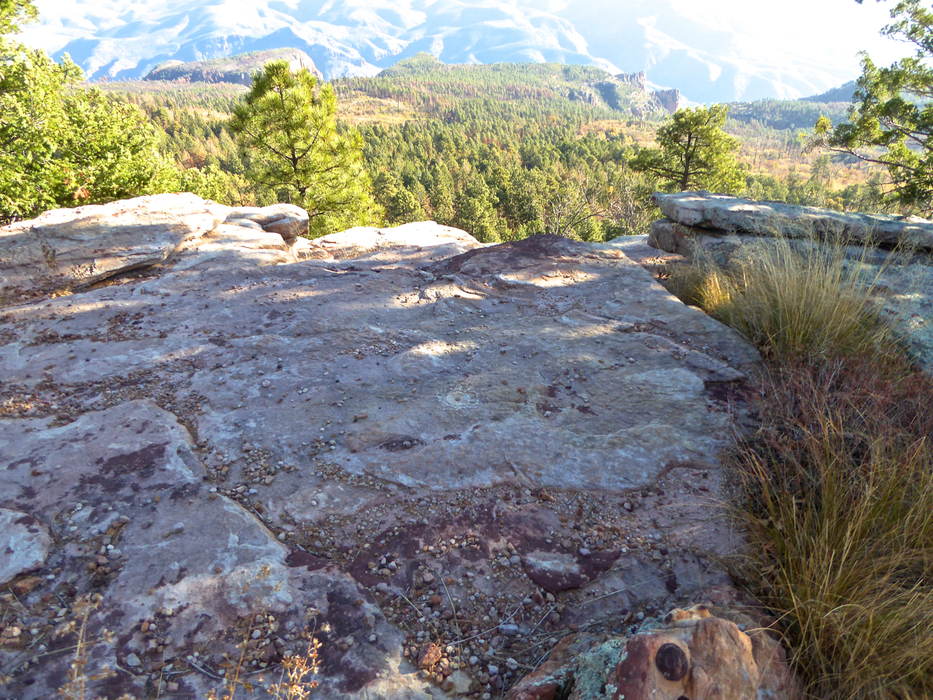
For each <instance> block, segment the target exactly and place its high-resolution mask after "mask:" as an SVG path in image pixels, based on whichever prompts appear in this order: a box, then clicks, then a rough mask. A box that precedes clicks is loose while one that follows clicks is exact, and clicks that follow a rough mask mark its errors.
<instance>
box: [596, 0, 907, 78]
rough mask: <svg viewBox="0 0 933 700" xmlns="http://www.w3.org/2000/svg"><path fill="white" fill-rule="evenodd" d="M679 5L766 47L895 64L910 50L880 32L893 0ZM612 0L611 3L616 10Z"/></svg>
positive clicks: (695, 1) (692, 1) (685, 0)
mask: <svg viewBox="0 0 933 700" xmlns="http://www.w3.org/2000/svg"><path fill="white" fill-rule="evenodd" d="M672 4H673V5H674V6H675V7H677V8H678V10H679V11H680V12H681V13H682V14H684V15H686V16H690V17H696V18H697V19H701V20H703V21H704V22H705V23H707V24H712V23H715V22H719V23H722V25H723V26H724V28H726V27H730V26H731V28H733V29H735V30H740V31H742V33H743V34H746V35H747V36H749V37H752V38H755V39H759V40H761V42H762V48H765V47H770V46H780V47H784V48H785V50H789V52H790V53H811V52H812V53H813V54H816V55H823V56H827V57H832V58H834V59H836V60H838V61H845V60H846V59H851V60H853V61H855V60H857V59H855V58H854V57H855V55H856V54H857V53H858V52H859V51H861V50H866V51H868V53H869V55H870V56H871V57H872V59H873V60H874V61H875V62H876V63H884V64H887V63H891V62H892V61H894V60H896V59H898V58H900V57H901V56H903V55H904V54H905V53H907V52H908V49H907V47H906V45H905V44H904V43H902V42H899V41H894V40H892V39H890V38H887V37H882V36H881V35H880V30H881V29H882V27H884V26H885V25H887V24H889V23H890V21H891V18H890V10H891V8H892V7H893V6H894V5H895V2H894V1H893V0H889V1H888V2H876V0H865V2H864V3H863V4H861V5H859V4H858V3H856V2H855V0H778V1H769V2H762V0H673V3H672ZM611 5H612V3H607V11H610V7H611Z"/></svg>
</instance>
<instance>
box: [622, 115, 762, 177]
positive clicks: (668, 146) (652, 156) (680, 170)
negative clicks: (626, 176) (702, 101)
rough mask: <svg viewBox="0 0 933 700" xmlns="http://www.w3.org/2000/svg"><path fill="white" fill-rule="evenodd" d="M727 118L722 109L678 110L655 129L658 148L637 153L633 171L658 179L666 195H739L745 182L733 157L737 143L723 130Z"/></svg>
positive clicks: (633, 162) (633, 161)
mask: <svg viewBox="0 0 933 700" xmlns="http://www.w3.org/2000/svg"><path fill="white" fill-rule="evenodd" d="M728 114H729V108H728V107H726V106H724V105H713V106H712V107H710V108H709V109H707V108H706V107H697V108H695V109H691V108H687V109H680V110H677V112H675V113H674V115H673V116H672V117H671V119H670V120H669V121H668V122H667V123H666V124H665V125H664V126H662V127H661V128H660V129H658V133H657V136H656V139H657V142H658V145H659V146H660V148H659V149H653V148H645V149H642V150H640V151H639V152H638V154H637V155H636V156H635V158H634V159H633V160H632V163H631V165H632V167H633V168H634V169H635V170H638V171H641V172H646V173H650V174H652V175H654V176H656V177H658V178H659V179H660V180H661V185H662V187H663V188H664V189H665V190H667V191H669V192H683V191H684V190H712V191H714V192H721V193H726V194H738V193H740V192H741V191H742V189H743V188H744V181H743V179H742V171H741V168H740V167H739V164H738V161H737V160H736V159H735V154H734V151H735V150H736V148H737V147H738V142H737V141H736V140H735V139H733V138H732V137H731V136H729V135H727V134H726V133H725V132H724V131H723V130H722V127H723V125H724V124H725V123H726V117H727V116H728Z"/></svg>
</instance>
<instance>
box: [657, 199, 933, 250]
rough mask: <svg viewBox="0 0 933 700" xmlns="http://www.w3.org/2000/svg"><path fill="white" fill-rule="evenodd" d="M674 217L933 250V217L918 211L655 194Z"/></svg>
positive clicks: (686, 222)
mask: <svg viewBox="0 0 933 700" xmlns="http://www.w3.org/2000/svg"><path fill="white" fill-rule="evenodd" d="M652 199H653V200H654V202H655V204H657V205H658V207H659V208H660V209H661V213H662V214H664V216H666V217H667V218H668V219H670V220H671V221H673V222H675V223H677V224H681V225H683V226H692V227H696V228H701V229H714V230H718V231H723V232H726V233H750V234H758V235H774V234H775V233H779V234H783V235H786V236H792V237H801V236H804V237H805V236H817V237H821V238H828V239H832V240H848V241H852V242H860V243H869V242H871V243H874V244H875V245H884V246H894V245H898V244H909V245H911V246H914V247H916V248H921V249H923V250H933V221H927V220H926V219H920V218H918V217H903V216H887V215H883V214H861V213H852V212H837V211H831V210H829V209H820V208H818V207H805V206H799V205H794V204H785V203H783V202H759V201H755V200H753V199H743V198H741V197H731V196H729V195H724V194H712V193H710V192H703V191H701V192H678V193H676V194H663V193H661V192H656V193H655V194H653V195H652Z"/></svg>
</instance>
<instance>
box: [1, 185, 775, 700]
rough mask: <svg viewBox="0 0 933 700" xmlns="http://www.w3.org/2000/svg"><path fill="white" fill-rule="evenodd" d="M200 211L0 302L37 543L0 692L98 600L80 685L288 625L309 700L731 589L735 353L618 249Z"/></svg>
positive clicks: (496, 655)
mask: <svg viewBox="0 0 933 700" xmlns="http://www.w3.org/2000/svg"><path fill="white" fill-rule="evenodd" d="M191 206H192V209H193V210H194V209H196V203H192V205H191ZM203 207H204V210H205V211H208V212H215V213H216V218H212V219H211V220H210V221H211V222H214V221H219V222H220V223H217V224H216V225H215V224H214V223H205V227H208V226H213V228H211V229H210V230H209V231H206V232H205V233H203V234H201V235H200V236H199V237H198V238H197V240H194V239H191V238H189V239H188V240H187V241H186V242H185V243H183V244H181V245H179V246H178V247H177V248H176V249H175V250H174V251H173V252H172V254H171V255H170V256H168V257H167V258H166V259H165V260H163V261H162V262H159V263H157V264H155V265H154V266H152V267H150V268H148V269H147V270H146V271H145V272H143V273H142V274H140V276H138V277H137V276H136V275H129V276H122V277H119V278H116V279H114V280H113V281H112V283H110V284H109V285H106V286H96V287H92V288H88V289H87V290H86V291H83V292H80V293H76V294H71V295H65V296H57V297H39V298H35V299H32V300H29V301H24V302H22V303H19V304H15V305H9V306H7V307H6V308H4V309H3V310H2V311H0V411H2V413H0V444H3V445H4V449H3V450H0V472H2V473H3V474H4V475H5V478H4V482H3V484H0V507H2V508H7V509H9V510H14V511H17V512H21V513H24V514H26V515H28V516H30V517H32V518H34V519H35V520H36V521H38V522H39V523H42V524H43V525H44V526H45V527H47V528H49V530H50V532H51V533H52V538H51V539H52V544H51V545H50V547H49V554H48V557H47V559H46V561H45V562H44V563H42V564H40V565H39V566H40V568H39V569H37V570H36V571H35V572H33V573H31V574H30V573H22V574H19V575H16V576H15V578H14V580H13V582H12V584H11V585H12V586H14V587H17V586H18V590H26V593H25V594H24V595H22V596H20V597H19V598H18V599H17V600H18V601H19V603H18V604H17V605H18V607H16V613H15V615H16V617H15V619H14V618H12V617H8V618H4V622H3V624H5V625H15V626H16V629H19V630H21V631H24V632H22V633H21V634H19V635H18V636H17V637H15V638H12V637H11V639H15V642H10V643H6V642H5V643H4V645H3V646H2V647H0V671H2V674H3V675H9V676H12V678H13V680H12V685H10V690H9V693H11V694H12V695H11V697H16V698H17V699H18V700H32V699H34V698H44V697H51V696H54V695H55V694H56V692H57V689H58V688H59V687H61V684H62V683H63V682H64V679H65V673H66V671H67V667H68V663H69V661H70V659H69V658H68V654H67V653H59V654H51V655H50V654H46V653H44V652H45V651H47V650H48V648H54V649H59V648H62V649H64V648H66V647H69V646H70V645H73V644H74V642H75V638H74V635H73V634H72V635H70V636H65V637H64V638H61V639H58V638H56V641H54V642H53V641H50V640H52V639H53V638H52V637H51V636H50V634H51V631H52V629H53V628H54V627H55V626H57V625H64V624H65V622H66V621H67V620H68V619H70V618H71V617H73V616H74V611H73V609H72V606H73V603H74V602H75V601H76V600H77V599H78V598H79V597H80V596H81V595H82V594H85V593H87V592H90V591H94V592H96V593H97V594H99V596H100V599H99V602H98V608H97V609H96V610H95V611H94V612H93V613H92V614H91V617H90V618H89V622H88V633H89V635H91V636H92V637H94V636H95V635H97V636H100V635H101V634H102V632H101V631H102V630H103V629H104V628H107V629H110V630H112V631H113V632H114V633H115V636H114V639H113V643H112V644H108V643H104V642H103V641H101V642H100V643H99V644H95V645H94V647H93V649H94V652H93V654H92V657H91V659H90V661H89V666H88V668H89V672H92V671H95V670H99V669H100V668H101V667H102V666H103V665H104V664H109V665H110V666H112V667H115V668H117V669H118V672H117V675H116V676H113V677H112V678H110V679H107V680H101V681H95V683H97V685H96V686H94V687H95V688H96V689H95V690H94V692H95V693H97V692H99V693H101V694H103V693H106V694H108V695H114V696H115V695H119V693H120V692H131V693H133V694H135V695H137V696H138V697H145V696H146V693H147V692H162V693H163V695H164V694H165V693H166V692H169V689H170V688H174V689H175V690H173V691H171V692H176V691H177V692H186V693H190V694H194V695H199V696H203V695H204V694H205V693H206V692H207V690H209V689H212V688H213V689H217V688H218V681H217V678H218V677H219V676H221V675H222V674H223V672H224V670H225V669H227V668H229V667H230V665H231V659H233V658H237V657H238V654H239V650H238V649H237V647H236V645H237V644H238V643H240V642H242V641H243V640H244V639H247V640H248V641H250V642H251V643H250V646H249V649H248V654H247V659H246V663H247V664H248V665H249V669H250V673H252V672H253V670H258V669H261V668H263V667H264V666H263V665H264V664H265V665H266V666H268V667H275V664H277V663H278V662H280V661H281V660H282V659H283V658H284V657H285V655H286V652H288V653H302V649H303V648H304V647H303V645H304V644H305V643H306V642H305V640H303V639H302V634H305V633H307V634H314V635H315V636H316V637H318V638H319V639H320V640H321V641H322V643H323V648H322V654H323V657H322V678H321V680H322V685H321V687H320V688H319V689H318V690H317V691H315V693H316V695H317V696H319V697H322V698H350V697H353V698H357V697H369V698H373V699H377V698H399V697H407V698H427V697H430V696H432V695H433V696H436V695H438V694H440V693H442V691H444V690H446V691H449V692H450V693H455V694H458V695H461V696H462V695H465V694H467V693H479V695H480V696H481V695H482V694H483V693H484V692H490V693H492V692H499V691H500V689H502V688H505V687H507V686H508V685H510V684H511V683H513V682H514V681H515V680H517V679H518V678H519V677H520V676H521V675H522V674H523V673H524V672H525V670H526V669H529V668H530V667H531V664H532V663H533V661H534V659H535V658H536V657H537V656H539V655H540V653H541V649H542V648H546V645H548V644H550V643H554V642H556V641H557V640H558V639H560V638H561V637H563V636H565V635H566V633H567V631H568V629H569V626H570V625H584V624H586V625H590V624H603V625H606V626H609V627H610V628H611V627H612V626H613V625H617V624H618V620H619V619H620V609H622V608H627V609H629V610H633V611H643V612H644V613H645V614H649V615H652V614H660V613H662V612H663V610H662V605H663V606H669V605H670V604H671V603H672V601H679V602H682V603H683V604H688V603H692V602H695V599H696V597H697V596H698V595H700V593H701V592H702V591H704V590H706V589H707V588H708V587H709V586H712V585H720V584H725V583H727V581H728V578H727V576H726V574H725V572H724V571H723V570H722V569H721V568H720V567H719V566H718V565H717V564H716V563H715V557H716V556H718V555H723V554H726V553H728V552H730V551H733V550H734V549H735V548H736V547H737V546H739V545H740V543H741V538H740V537H739V536H738V535H737V534H736V533H735V532H733V530H732V528H731V526H730V524H729V520H728V518H727V517H726V515H725V513H724V512H723V503H724V501H725V496H724V493H723V475H722V472H721V469H720V466H719V463H718V459H717V453H718V450H719V449H720V448H722V447H723V446H725V445H727V444H729V441H730V436H731V434H732V432H731V431H732V430H733V424H732V419H731V415H730V406H729V402H730V401H731V402H732V403H731V410H732V411H733V412H734V411H739V412H741V406H742V400H741V397H742V392H743V391H744V378H745V373H746V371H747V370H748V368H749V367H751V366H753V365H754V363H755V362H756V361H757V354H756V352H755V351H754V350H753V349H752V348H751V347H750V346H748V345H747V344H746V343H745V342H744V341H742V340H741V339H739V338H738V336H737V335H736V334H734V333H733V332H731V331H729V330H728V329H726V328H724V327H723V326H721V325H720V324H718V323H716V322H715V321H713V320H711V319H709V318H708V317H706V316H705V315H703V314H702V313H700V312H698V311H696V310H695V309H691V308H689V307H686V306H684V305H683V304H682V303H680V302H679V301H678V300H677V299H675V298H674V297H673V296H671V295H670V294H669V293H667V292H666V291H665V290H664V289H663V288H662V287H661V286H660V285H659V284H657V282H655V281H654V280H653V279H652V277H651V275H650V274H649V273H648V272H647V271H646V270H645V269H643V268H642V267H641V266H640V265H638V264H636V263H635V262H633V261H632V259H631V258H630V257H629V255H628V254H627V253H626V252H625V251H626V250H628V251H629V252H630V253H631V254H632V255H633V256H636V257H637V256H639V255H641V256H644V255H646V253H645V252H644V250H645V249H644V246H643V245H642V244H640V243H637V242H635V243H632V242H625V243H618V244H607V245H589V244H585V243H580V242H574V241H570V240H566V239H562V238H557V237H536V238H532V239H528V240H525V241H521V242H518V243H509V244H504V245H499V246H482V245H481V244H479V243H478V242H476V241H475V240H474V239H472V238H471V237H470V236H468V235H467V234H465V233H463V232H460V231H456V230H453V229H446V228H444V227H439V226H437V225H436V224H432V223H426V224H418V225H410V226H408V227H400V228H399V229H394V230H389V229H382V230H378V229H362V230H354V231H350V232H345V233H344V234H340V235H336V236H333V237H328V238H327V239H318V240H317V241H312V242H309V243H307V245H304V246H303V247H302V249H303V250H304V251H305V252H306V255H307V257H308V258H310V259H307V260H304V261H301V262H297V261H295V256H294V255H292V254H291V253H290V252H289V247H288V244H286V243H285V240H284V239H282V238H281V234H280V233H276V234H274V235H277V236H279V238H280V239H281V240H282V243H281V245H282V248H281V249H277V248H276V247H275V245H279V244H277V243H276V244H275V245H273V243H274V239H267V238H266V237H267V236H270V235H273V234H271V233H270V232H269V231H266V230H262V225H261V224H260V223H259V222H258V221H257V220H255V218H246V219H243V212H237V213H236V214H231V213H230V211H228V210H226V209H223V208H221V209H216V205H213V204H209V203H203ZM163 215H164V216H168V214H167V213H163ZM254 215H255V213H254V212H252V213H250V216H254ZM152 216H155V214H152ZM205 216H206V215H205ZM212 216H213V215H212ZM279 220H281V219H279ZM205 221H207V219H205ZM225 221H226V223H224V222H225ZM237 221H239V222H240V224H237V223H236V222H237ZM244 221H249V222H251V224H249V225H246V224H244V223H243V222H244ZM266 240H268V241H269V246H270V247H263V246H264V245H265V243H264V241H266ZM305 240H306V239H303V238H299V239H296V245H300V243H298V242H300V241H305ZM250 246H253V247H250ZM290 255H291V257H289V256H290ZM286 261H287V262H288V264H267V263H280V262H286ZM0 274H3V275H6V274H7V273H6V272H5V271H4V270H2V269H0ZM27 581H28V583H27ZM4 595H5V594H4ZM662 601H665V602H664V603H663V604H662ZM11 609H12V608H11ZM33 630H34V631H33ZM254 635H255V637H254ZM4 639H6V637H4ZM429 642H432V643H435V644H436V645H437V648H438V650H439V652H440V656H439V657H438V658H437V659H433V657H432V659H433V660H432V662H431V663H430V664H427V665H426V666H425V667H424V668H420V669H419V668H418V666H417V664H418V661H419V658H420V654H421V651H422V649H424V647H425V645H426V644H427V643H429ZM41 646H46V647H47V648H46V649H45V650H43V649H40V647H41ZM507 660H511V661H509V662H508V663H507ZM250 678H251V679H252V681H253V682H255V679H254V678H253V676H252V675H251V676H250ZM168 683H172V684H174V685H173V686H168V685H167V684H168ZM160 684H166V685H164V686H163V685H160ZM160 689H161V690H160ZM0 697H2V694H0Z"/></svg>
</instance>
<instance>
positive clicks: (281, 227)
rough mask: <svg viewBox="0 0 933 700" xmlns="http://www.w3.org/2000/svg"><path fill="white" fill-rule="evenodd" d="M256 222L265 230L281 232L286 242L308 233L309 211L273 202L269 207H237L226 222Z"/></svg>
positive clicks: (232, 210) (228, 215)
mask: <svg viewBox="0 0 933 700" xmlns="http://www.w3.org/2000/svg"><path fill="white" fill-rule="evenodd" d="M244 222H248V223H249V224H255V225H257V226H259V227H260V228H261V229H262V230H263V231H269V232H271V233H277V234H279V235H280V236H281V237H282V238H283V239H284V240H285V242H286V243H289V244H290V243H291V242H292V241H294V240H295V239H296V238H298V237H299V236H307V235H308V212H306V211H305V210H304V209H302V208H301V207H299V206H295V205H294V204H273V205H270V206H268V207H235V208H233V209H231V210H230V213H229V214H227V218H226V220H225V223H228V224H240V225H242V224H243V223H244Z"/></svg>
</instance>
